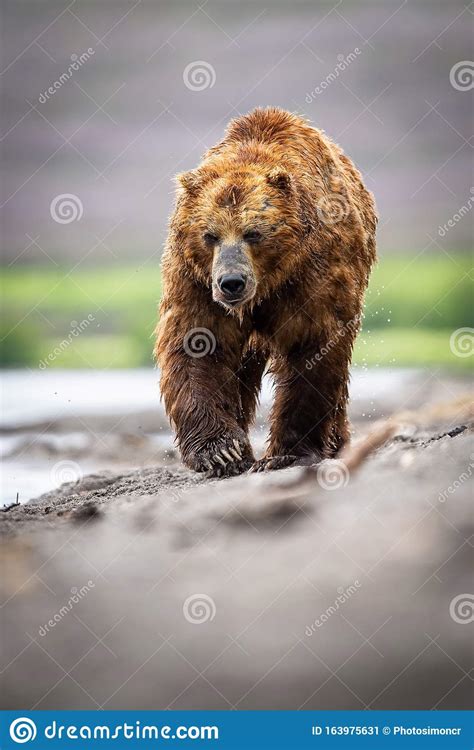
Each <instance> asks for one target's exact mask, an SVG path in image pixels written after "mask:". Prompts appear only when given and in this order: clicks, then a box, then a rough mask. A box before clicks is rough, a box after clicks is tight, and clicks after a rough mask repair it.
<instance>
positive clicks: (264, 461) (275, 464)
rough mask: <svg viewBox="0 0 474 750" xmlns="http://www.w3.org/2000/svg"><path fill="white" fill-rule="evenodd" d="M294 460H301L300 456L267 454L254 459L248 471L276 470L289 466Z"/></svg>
mask: <svg viewBox="0 0 474 750" xmlns="http://www.w3.org/2000/svg"><path fill="white" fill-rule="evenodd" d="M295 461H298V462H299V461H301V456H292V455H285V456H268V457H264V458H261V459H260V460H259V461H255V463H254V464H253V466H252V467H251V469H250V471H251V472H254V471H276V470H277V469H284V468H286V467H287V466H291V465H292V464H294V463H295Z"/></svg>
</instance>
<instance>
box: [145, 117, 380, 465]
mask: <svg viewBox="0 0 474 750" xmlns="http://www.w3.org/2000/svg"><path fill="white" fill-rule="evenodd" d="M178 180H179V189H178V196H177V202H176V208H175V211H174V214H173V216H172V218H171V221H170V229H169V237H168V242H167V247H166V250H165V253H164V256H163V284H164V291H163V298H162V301H161V305H160V320H159V324H158V327H157V339H156V346H155V354H156V358H157V361H158V364H159V366H160V368H161V392H162V395H163V398H164V403H165V407H166V411H167V413H168V415H169V417H170V419H171V422H172V424H173V425H174V427H175V429H176V433H177V439H178V443H179V446H180V450H181V454H182V458H183V461H184V463H185V464H186V465H187V466H189V467H190V468H192V469H195V470H197V471H206V470H212V472H213V473H215V474H220V473H238V472H240V471H243V470H245V469H246V468H248V467H249V466H250V465H251V464H252V463H253V461H254V458H253V453H252V448H251V446H250V442H249V439H248V428H249V426H250V424H251V422H252V420H253V417H254V414H255V407H256V403H257V399H258V393H259V389H260V383H261V378H262V374H263V371H264V369H265V367H266V366H267V365H269V366H270V368H271V372H272V373H273V376H274V378H275V383H276V392H275V400H274V405H273V409H272V413H271V428H270V438H269V444H268V450H267V453H266V456H265V458H264V459H263V460H261V461H260V462H259V463H258V464H257V465H256V468H258V469H261V468H279V467H280V466H284V465H288V464H289V463H291V462H293V461H294V458H295V457H296V458H298V459H305V458H306V459H308V460H315V459H316V460H317V459H318V458H324V457H331V456H334V455H335V454H336V453H337V452H338V450H340V448H341V447H342V446H343V445H344V444H345V443H346V442H347V440H348V437H349V429H348V422H347V416H346V405H347V398H348V391H347V385H348V380H349V364H350V360H351V354H352V347H353V343H354V339H355V336H356V335H357V330H358V324H359V320H360V315H361V312H362V305H363V298H364V292H365V289H366V286H367V282H368V277H369V273H370V269H371V266H372V264H373V263H374V261H375V256H376V251H375V228H376V222H377V218H376V213H375V206H374V201H373V197H372V195H371V194H370V193H369V192H368V191H367V190H366V189H365V187H364V185H363V183H362V180H361V175H360V173H359V172H358V170H357V169H356V168H355V166H354V164H353V163H352V161H351V160H350V159H349V158H348V157H347V156H345V155H344V154H343V152H342V150H341V149H340V148H339V147H338V146H337V145H336V144H334V143H333V142H332V141H330V140H329V138H328V137H327V136H326V135H325V134H324V133H323V132H322V131H320V130H317V129H315V128H313V127H311V126H310V125H309V124H308V123H307V122H306V121H305V120H303V119H302V118H300V117H298V116H296V115H293V114H290V113H288V112H285V111H283V110H279V109H275V108H269V109H257V110H255V111H253V112H251V113H250V114H248V115H246V116H243V117H239V118H238V119H236V120H234V121H233V122H231V123H230V125H229V127H228V129H227V133H226V135H225V137H224V139H223V140H222V142H221V143H219V144H218V145H216V146H214V147H213V148H211V149H210V150H209V151H208V153H207V154H206V155H205V157H204V160H203V161H202V163H201V165H200V166H199V167H198V169H196V170H193V171H192V172H189V173H186V174H184V175H180V176H179V178H178ZM328 205H335V206H336V214H337V210H339V207H340V206H342V207H343V211H342V214H343V215H342V217H340V216H339V215H337V216H338V218H339V219H340V220H337V221H333V220H331V217H329V220H328V214H327V211H326V209H327V206H328ZM321 209H323V210H321ZM325 212H326V213H325ZM254 228H258V231H259V232H260V233H261V235H262V239H261V241H260V242H259V243H258V244H256V245H253V244H246V243H245V242H244V243H243V244H242V242H243V241H242V236H243V233H244V232H245V231H247V230H248V229H254ZM209 232H210V233H212V234H214V235H216V236H217V237H225V238H226V242H236V243H240V245H241V246H242V247H243V248H244V255H245V257H246V258H247V259H248V263H249V265H250V267H251V269H252V271H253V274H254V277H255V280H256V290H255V294H254V296H253V298H252V299H251V300H249V301H248V302H246V303H245V304H244V305H242V307H240V308H239V309H237V310H235V311H234V310H231V311H229V310H228V309H226V308H224V307H223V306H222V305H220V304H218V302H216V301H215V300H214V299H213V296H212V291H211V290H212V283H213V277H212V273H213V271H212V269H213V261H214V259H215V253H216V252H217V251H218V249H216V247H212V246H209V244H208V243H207V242H206V241H205V240H204V239H203V237H204V235H205V234H206V233H209ZM195 328H205V329H207V330H208V331H210V332H211V334H212V339H211V341H214V342H215V346H211V347H210V351H209V353H208V354H207V355H206V356H203V357H192V356H189V354H188V353H187V352H186V350H185V347H184V341H185V339H186V336H187V335H188V334H189V332H190V331H191V330H193V329H195ZM308 363H309V364H310V365H311V366H309V365H308ZM231 447H233V448H234V453H233V452H232V451H230V450H229V449H230V448H231ZM222 451H224V453H222ZM235 454H237V455H235ZM238 455H240V456H241V460H240V459H239V458H237V456H238ZM216 456H220V457H221V458H220V460H218V459H217V458H216ZM228 456H230V457H231V459H232V460H230V459H229V458H228Z"/></svg>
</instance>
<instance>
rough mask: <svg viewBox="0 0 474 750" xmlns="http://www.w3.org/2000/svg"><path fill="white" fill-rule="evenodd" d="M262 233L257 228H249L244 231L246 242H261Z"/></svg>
mask: <svg viewBox="0 0 474 750" xmlns="http://www.w3.org/2000/svg"><path fill="white" fill-rule="evenodd" d="M261 239H262V235H261V234H260V232H259V231H258V230H257V229H249V231H248V232H245V233H244V240H245V242H250V243H252V242H260V240H261Z"/></svg>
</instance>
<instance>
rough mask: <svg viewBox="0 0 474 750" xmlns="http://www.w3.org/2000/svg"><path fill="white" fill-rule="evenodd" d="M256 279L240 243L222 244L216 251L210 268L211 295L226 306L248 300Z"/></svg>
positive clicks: (253, 289)
mask: <svg viewBox="0 0 474 750" xmlns="http://www.w3.org/2000/svg"><path fill="white" fill-rule="evenodd" d="M255 288H256V280H255V276H254V273H253V269H252V264H251V261H250V258H249V257H248V256H247V254H246V253H245V251H244V249H243V247H242V246H241V245H238V244H235V245H222V246H221V247H220V248H219V249H218V250H217V252H216V256H215V258H214V263H213V269H212V296H213V298H214V300H215V301H216V302H220V303H221V304H222V305H225V306H226V307H228V308H232V309H235V308H237V307H239V306H240V305H242V304H244V302H248V300H250V299H251V298H252V297H253V296H254V294H255Z"/></svg>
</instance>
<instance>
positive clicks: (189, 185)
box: [176, 170, 201, 195]
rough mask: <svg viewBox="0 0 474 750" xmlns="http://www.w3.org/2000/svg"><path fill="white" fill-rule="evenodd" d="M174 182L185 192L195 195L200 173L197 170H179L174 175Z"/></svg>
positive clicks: (199, 181)
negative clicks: (178, 172) (179, 172)
mask: <svg viewBox="0 0 474 750" xmlns="http://www.w3.org/2000/svg"><path fill="white" fill-rule="evenodd" d="M176 182H177V183H178V185H181V187H182V188H184V190H186V192H187V193H190V194H191V195H195V194H196V193H197V191H198V189H199V185H200V184H201V175H200V174H199V172H198V171H197V170H191V172H181V174H178V175H176Z"/></svg>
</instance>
